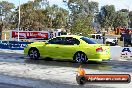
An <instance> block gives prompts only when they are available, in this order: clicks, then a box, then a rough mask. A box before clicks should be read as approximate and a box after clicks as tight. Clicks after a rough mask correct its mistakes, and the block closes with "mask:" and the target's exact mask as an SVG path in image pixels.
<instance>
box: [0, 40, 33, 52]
mask: <svg viewBox="0 0 132 88" xmlns="http://www.w3.org/2000/svg"><path fill="white" fill-rule="evenodd" d="M31 43H32V42H18V41H0V48H1V49H11V50H23V49H24V47H25V46H26V45H27V44H31Z"/></svg>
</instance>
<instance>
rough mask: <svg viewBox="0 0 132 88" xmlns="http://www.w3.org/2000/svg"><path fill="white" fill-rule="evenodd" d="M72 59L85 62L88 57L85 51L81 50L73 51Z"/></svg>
mask: <svg viewBox="0 0 132 88" xmlns="http://www.w3.org/2000/svg"><path fill="white" fill-rule="evenodd" d="M73 60H74V61H75V62H77V63H85V62H87V61H88V58H87V56H86V54H85V53H83V52H77V53H75V55H74V57H73Z"/></svg>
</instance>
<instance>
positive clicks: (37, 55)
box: [28, 48, 40, 60]
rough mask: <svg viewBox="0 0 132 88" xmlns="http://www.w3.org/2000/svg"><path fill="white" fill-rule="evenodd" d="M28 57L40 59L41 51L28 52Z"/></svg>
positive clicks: (33, 49)
mask: <svg viewBox="0 0 132 88" xmlns="http://www.w3.org/2000/svg"><path fill="white" fill-rule="evenodd" d="M28 55H29V57H30V59H34V60H36V59H39V57H40V54H39V51H38V49H36V48H31V49H30V50H29V52H28Z"/></svg>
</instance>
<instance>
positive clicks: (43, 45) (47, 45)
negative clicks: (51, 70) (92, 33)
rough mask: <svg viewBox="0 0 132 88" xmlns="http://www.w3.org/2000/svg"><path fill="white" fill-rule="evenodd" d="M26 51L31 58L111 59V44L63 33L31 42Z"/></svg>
mask: <svg viewBox="0 0 132 88" xmlns="http://www.w3.org/2000/svg"><path fill="white" fill-rule="evenodd" d="M24 53H25V55H28V56H29V57H30V58H31V59H39V58H40V57H42V58H46V57H50V58H54V59H62V60H63V59H68V60H74V61H75V62H87V61H96V62H101V61H104V60H109V59H110V47H109V46H106V45H104V44H97V43H96V42H94V41H92V40H91V39H90V38H88V37H84V36H78V35H62V36H58V37H55V38H52V39H50V40H48V41H47V42H34V43H31V44H28V45H27V46H26V47H25V48H24Z"/></svg>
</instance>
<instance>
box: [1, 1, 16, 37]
mask: <svg viewBox="0 0 132 88" xmlns="http://www.w3.org/2000/svg"><path fill="white" fill-rule="evenodd" d="M0 6H1V7H2V8H1V11H2V14H1V15H3V20H1V22H0V39H1V37H2V31H3V29H9V28H8V27H9V25H10V24H9V23H10V22H11V20H10V19H9V18H10V16H11V15H10V14H11V13H12V9H14V8H15V6H14V4H13V3H9V2H7V1H2V2H0Z"/></svg>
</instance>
